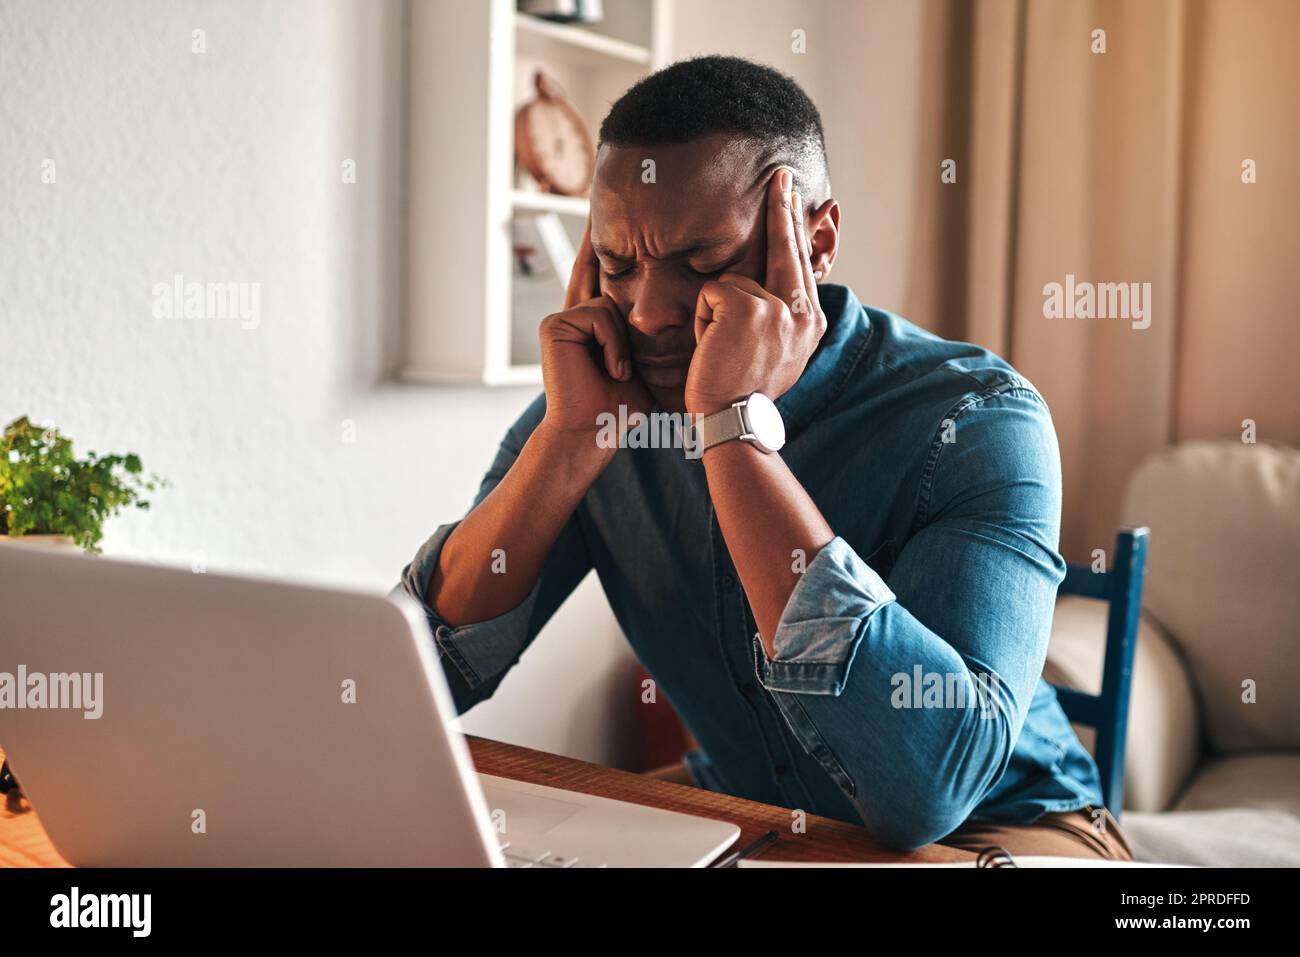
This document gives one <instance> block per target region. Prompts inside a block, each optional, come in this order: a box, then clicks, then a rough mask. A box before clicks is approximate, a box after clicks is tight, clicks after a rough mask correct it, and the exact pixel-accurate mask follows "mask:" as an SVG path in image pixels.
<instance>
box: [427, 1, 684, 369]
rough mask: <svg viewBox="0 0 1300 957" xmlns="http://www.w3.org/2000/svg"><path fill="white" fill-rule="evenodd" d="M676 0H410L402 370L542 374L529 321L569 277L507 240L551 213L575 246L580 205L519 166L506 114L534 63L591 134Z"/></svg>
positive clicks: (663, 32) (653, 54)
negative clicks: (545, 15)
mask: <svg viewBox="0 0 1300 957" xmlns="http://www.w3.org/2000/svg"><path fill="white" fill-rule="evenodd" d="M672 2H673V0H605V2H604V6H605V19H604V20H603V21H602V22H601V23H599V24H593V25H583V26H574V25H569V24H559V23H551V22H548V21H545V20H540V19H537V18H536V17H532V16H529V15H527V14H522V13H518V12H517V11H516V9H515V4H514V2H513V0H464V2H457V3H449V2H416V3H413V4H412V6H411V26H410V33H409V39H410V50H409V56H410V82H411V89H410V97H409V117H408V120H409V130H410V140H409V162H408V170H409V177H410V179H409V190H408V204H407V216H408V220H407V257H408V259H407V269H406V275H407V289H406V310H405V311H406V323H405V324H406V337H405V358H404V364H403V369H402V375H403V378H405V379H408V380H411V381H418V382H432V383H462V384H465V383H476V384H482V385H528V384H537V383H540V382H541V367H540V365H538V361H539V360H538V355H537V335H536V329H537V324H538V323H539V322H540V321H541V319H542V318H543V317H544V316H545V315H547V314H548V313H550V312H554V311H555V310H556V309H558V308H560V306H561V305H562V299H563V291H564V286H565V284H566V283H567V281H568V276H567V275H563V276H560V275H559V274H558V271H557V270H554V269H550V270H549V271H546V270H543V269H539V271H538V272H537V273H536V274H534V275H532V276H524V275H522V274H521V273H519V271H518V268H517V266H516V260H515V256H514V254H513V252H512V247H513V246H514V245H515V244H516V242H522V241H525V240H521V239H520V237H521V236H526V235H527V230H528V229H529V228H530V220H535V218H536V217H537V216H539V215H544V214H551V213H554V214H557V215H558V216H559V218H560V220H561V221H562V222H563V224H564V230H565V232H567V233H568V234H569V235H570V237H571V238H572V239H573V240H575V242H576V240H577V239H579V238H581V235H582V230H583V228H584V227H585V225H586V219H587V213H588V209H589V204H588V202H587V200H586V199H585V198H579V197H573V196H556V195H551V194H549V193H542V192H539V191H538V190H537V189H536V186H535V184H533V183H532V182H531V181H530V180H529V178H528V177H527V176H526V174H523V173H522V172H519V173H517V172H516V170H515V168H514V142H513V139H514V115H515V111H516V109H518V107H519V106H520V105H521V104H522V103H523V102H525V101H526V100H529V99H531V98H532V96H533V74H534V72H535V71H536V70H537V69H539V68H540V69H543V70H545V71H546V73H547V75H548V76H549V77H551V78H552V79H553V80H555V81H556V82H557V83H558V85H559V87H560V89H561V90H562V91H563V93H564V95H565V96H566V97H567V98H568V99H569V100H570V101H571V102H572V103H573V104H574V106H575V107H576V108H577V110H578V112H579V113H581V114H582V117H583V120H584V121H585V123H586V125H587V127H588V129H589V130H591V132H592V136H593V138H594V137H595V135H596V131H597V129H598V127H599V125H600V121H601V119H602V118H603V117H604V115H605V112H606V111H607V110H608V108H609V105H610V103H612V102H613V101H614V100H615V99H616V98H617V97H618V96H619V95H620V94H621V93H622V92H623V91H624V90H625V89H627V88H628V87H629V86H631V85H632V84H633V83H635V82H636V81H637V80H638V79H640V78H641V77H642V76H644V75H646V74H647V73H649V72H650V71H651V70H654V69H657V68H658V67H659V66H661V65H663V64H664V63H666V62H667V58H668V54H667V38H668V36H669V23H668V17H669V16H670V15H671V4H672Z"/></svg>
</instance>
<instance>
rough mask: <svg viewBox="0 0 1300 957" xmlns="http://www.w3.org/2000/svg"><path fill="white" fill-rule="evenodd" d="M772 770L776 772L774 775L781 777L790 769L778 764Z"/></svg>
mask: <svg viewBox="0 0 1300 957" xmlns="http://www.w3.org/2000/svg"><path fill="white" fill-rule="evenodd" d="M772 770H773V771H775V772H776V776H777V777H778V778H783V777H785V776H786V775H787V774H789V773H790V769H789V768H787V767H786V766H785V765H784V764H778V765H777V766H776V767H774V768H773V769H772Z"/></svg>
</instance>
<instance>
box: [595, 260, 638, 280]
mask: <svg viewBox="0 0 1300 957" xmlns="http://www.w3.org/2000/svg"><path fill="white" fill-rule="evenodd" d="M634 269H636V264H635V263H633V264H632V265H630V266H624V267H623V268H622V269H620V270H618V271H617V272H610V271H609V270H608V269H602V270H601V271H600V274H601V275H602V276H604V277H605V278H606V279H608V280H609V281H610V282H617V281H618V280H620V279H626V278H628V277H629V276H631V275H632V271H633V270H634Z"/></svg>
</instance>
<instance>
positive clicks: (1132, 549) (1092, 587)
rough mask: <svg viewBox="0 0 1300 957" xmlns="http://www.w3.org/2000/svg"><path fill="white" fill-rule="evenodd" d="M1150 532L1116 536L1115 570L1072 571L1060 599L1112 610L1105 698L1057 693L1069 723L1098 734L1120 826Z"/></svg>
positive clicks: (1109, 803) (1107, 791) (1110, 804)
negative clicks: (1097, 603)
mask: <svg viewBox="0 0 1300 957" xmlns="http://www.w3.org/2000/svg"><path fill="white" fill-rule="evenodd" d="M1148 534H1149V529H1146V528H1122V529H1120V531H1119V533H1118V534H1117V535H1116V536H1115V554H1114V556H1113V558H1114V560H1113V561H1112V562H1111V565H1110V568H1109V569H1108V570H1107V571H1104V572H1097V571H1093V569H1092V567H1091V566H1089V565H1069V566H1068V567H1067V569H1066V573H1065V580H1064V581H1063V582H1061V588H1060V591H1059V592H1058V594H1060V595H1079V596H1082V597H1084V598H1095V599H1097V600H1099V601H1104V602H1108V603H1109V604H1110V614H1109V616H1108V617H1107V619H1106V657H1105V664H1104V665H1103V667H1102V678H1101V694H1096V695H1094V694H1086V693H1084V692H1082V691H1078V690H1077V689H1074V688H1061V687H1057V689H1056V691H1057V697H1058V698H1059V699H1060V702H1061V707H1062V708H1064V710H1065V714H1066V717H1068V718H1069V719H1070V720H1071V721H1074V722H1077V723H1079V724H1084V725H1088V726H1089V727H1092V728H1096V729H1097V745H1096V753H1095V758H1096V761H1097V769H1098V770H1099V771H1100V772H1101V793H1102V799H1103V800H1104V801H1105V804H1106V807H1107V809H1108V810H1109V811H1110V813H1111V815H1112V816H1113V817H1114V818H1115V820H1117V821H1118V820H1119V816H1120V811H1121V810H1122V809H1123V804H1124V748H1125V744H1126V738H1127V735H1128V706H1129V692H1130V690H1131V688H1132V683H1133V653H1134V650H1135V649H1136V648H1137V636H1138V620H1139V616H1140V615H1141V612H1142V582H1143V578H1144V576H1145V573H1146V560H1147V537H1148Z"/></svg>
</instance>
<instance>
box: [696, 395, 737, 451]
mask: <svg viewBox="0 0 1300 957" xmlns="http://www.w3.org/2000/svg"><path fill="white" fill-rule="evenodd" d="M743 405H744V403H743V402H737V403H736V404H735V405H733V406H730V407H728V408H726V409H723V410H722V411H721V412H714V413H713V414H712V415H707V416H705V417H704V420H703V421H702V422H700V452H701V453H704V452H706V451H707V450H709V449H711V448H713V447H714V446H715V445H721V444H722V443H723V442H730V441H731V440H732V439H738V438H740V437H741V436H742V435H744V434H745V416H744V413H743V412H742V411H741V407H742V406H743Z"/></svg>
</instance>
